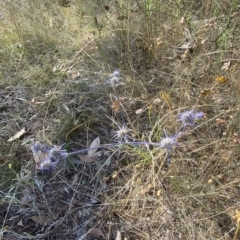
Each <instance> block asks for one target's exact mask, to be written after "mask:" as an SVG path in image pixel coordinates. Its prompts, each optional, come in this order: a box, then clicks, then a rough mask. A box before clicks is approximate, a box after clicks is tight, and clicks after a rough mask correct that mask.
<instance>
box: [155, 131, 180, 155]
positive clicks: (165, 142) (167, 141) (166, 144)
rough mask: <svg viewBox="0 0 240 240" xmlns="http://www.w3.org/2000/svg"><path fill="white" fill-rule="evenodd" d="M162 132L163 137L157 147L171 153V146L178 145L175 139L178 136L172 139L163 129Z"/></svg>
mask: <svg viewBox="0 0 240 240" xmlns="http://www.w3.org/2000/svg"><path fill="white" fill-rule="evenodd" d="M163 132H164V137H163V138H162V140H161V142H159V143H158V147H159V148H165V149H166V150H167V151H172V150H173V146H176V145H178V143H177V142H176V139H177V137H178V136H179V134H177V135H176V134H175V135H174V136H173V137H170V136H168V134H167V132H166V130H165V128H163Z"/></svg>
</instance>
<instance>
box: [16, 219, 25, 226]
mask: <svg viewBox="0 0 240 240" xmlns="http://www.w3.org/2000/svg"><path fill="white" fill-rule="evenodd" d="M17 225H18V226H22V227H24V225H23V221H22V219H21V220H20V221H19V222H18V223H17Z"/></svg>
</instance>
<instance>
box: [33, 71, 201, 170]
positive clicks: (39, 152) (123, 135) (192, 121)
mask: <svg viewBox="0 0 240 240" xmlns="http://www.w3.org/2000/svg"><path fill="white" fill-rule="evenodd" d="M106 84H108V85H110V86H111V87H112V89H113V91H114V93H115V95H116V97H117V99H118V100H119V98H118V94H117V91H116V87H117V86H119V85H122V83H121V81H120V72H119V71H118V70H116V71H114V72H113V74H112V75H111V78H110V79H109V80H108V81H107V82H106ZM120 113H121V119H122V124H118V123H117V122H116V121H115V120H114V119H111V120H112V121H113V122H114V124H115V125H116V126H117V127H118V130H116V131H115V136H114V138H113V142H112V143H108V144H102V145H99V146H96V147H93V148H85V149H81V150H78V151H74V152H67V151H66V150H64V149H62V146H46V145H44V144H41V143H39V142H34V143H33V144H32V146H31V150H32V152H33V156H34V160H35V162H36V168H37V169H39V170H42V171H43V172H45V171H47V172H49V171H51V170H54V169H56V167H57V165H58V163H59V162H60V161H62V160H66V158H67V157H69V156H71V155H76V154H80V153H83V152H87V151H89V150H96V149H101V148H110V147H114V146H122V145H124V144H127V145H132V146H134V147H138V146H140V145H143V146H146V147H149V146H150V145H152V146H154V147H155V148H157V149H165V151H166V154H167V164H168V166H169V165H170V163H171V158H170V157H171V152H172V151H173V148H174V147H175V146H178V145H179V143H178V142H177V140H178V138H179V137H180V136H181V135H182V134H183V133H184V131H185V129H186V127H188V126H196V122H197V121H198V120H199V119H201V118H203V116H204V114H203V112H197V111H195V110H189V111H184V112H182V113H179V114H178V115H177V116H176V118H177V119H176V120H177V122H180V123H181V126H180V128H179V129H178V131H177V132H176V133H175V134H174V135H173V136H169V135H168V134H167V132H166V129H165V128H163V133H164V135H163V137H162V139H161V141H160V142H156V143H154V142H145V141H141V142H138V141H133V139H132V137H131V136H130V132H131V131H132V130H131V129H129V128H128V127H127V125H126V124H125V121H124V116H123V113H122V112H120Z"/></svg>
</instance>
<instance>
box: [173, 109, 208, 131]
mask: <svg viewBox="0 0 240 240" xmlns="http://www.w3.org/2000/svg"><path fill="white" fill-rule="evenodd" d="M203 116H204V113H203V112H195V111H194V110H190V111H185V112H182V113H179V114H178V115H177V121H178V122H182V124H183V126H184V127H185V126H195V124H196V121H197V120H199V119H201V118H203Z"/></svg>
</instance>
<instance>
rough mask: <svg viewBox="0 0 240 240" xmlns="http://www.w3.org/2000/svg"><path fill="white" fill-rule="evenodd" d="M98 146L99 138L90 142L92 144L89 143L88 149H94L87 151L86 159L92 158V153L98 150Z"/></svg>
mask: <svg viewBox="0 0 240 240" xmlns="http://www.w3.org/2000/svg"><path fill="white" fill-rule="evenodd" d="M99 145H100V138H99V137H97V138H95V139H94V140H93V141H92V143H91V145H90V147H89V148H95V149H91V150H88V157H92V156H93V155H94V153H95V152H96V151H97V150H98V148H97V147H98V146H99Z"/></svg>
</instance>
